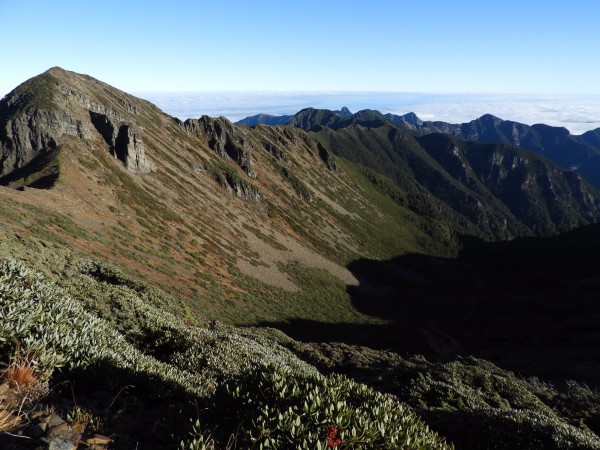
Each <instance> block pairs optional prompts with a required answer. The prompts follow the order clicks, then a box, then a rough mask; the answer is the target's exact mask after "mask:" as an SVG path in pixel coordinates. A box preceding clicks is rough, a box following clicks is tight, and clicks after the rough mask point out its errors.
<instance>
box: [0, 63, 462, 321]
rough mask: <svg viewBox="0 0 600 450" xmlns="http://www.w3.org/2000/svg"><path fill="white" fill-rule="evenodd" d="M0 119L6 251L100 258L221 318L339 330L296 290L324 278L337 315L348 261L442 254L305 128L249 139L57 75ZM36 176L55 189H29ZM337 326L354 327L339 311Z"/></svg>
mask: <svg viewBox="0 0 600 450" xmlns="http://www.w3.org/2000/svg"><path fill="white" fill-rule="evenodd" d="M2 108H3V111H5V114H6V115H3V116H2V118H1V121H2V127H1V129H2V130H4V131H3V133H4V134H3V136H4V137H3V140H2V149H3V152H4V153H5V154H6V155H8V156H6V158H5V159H4V164H3V166H2V167H3V172H2V173H3V178H2V180H4V181H5V184H7V185H9V186H11V187H16V188H18V189H21V190H14V189H7V188H2V189H1V192H0V195H2V198H3V205H4V206H3V208H4V209H5V210H7V214H6V216H5V217H6V220H5V221H4V227H5V234H6V238H5V242H10V241H14V242H15V245H17V246H21V247H25V249H24V250H23V251H27V252H35V251H37V250H36V248H37V243H36V238H45V239H50V240H54V241H55V242H60V243H63V244H64V245H65V246H67V247H70V248H72V249H73V250H75V251H76V252H81V253H85V254H91V255H94V256H95V257H97V258H100V259H106V260H110V261H112V262H115V263H118V264H120V265H123V266H124V267H127V270H128V272H129V273H130V274H133V275H135V276H137V277H139V278H140V279H142V280H152V281H153V282H154V283H157V284H158V285H159V286H163V287H166V288H168V289H169V290H172V289H175V290H177V291H178V292H180V294H181V295H182V296H183V297H184V298H186V299H187V301H188V306H189V308H190V310H191V311H196V312H198V311H203V312H207V313H208V314H209V315H212V316H214V318H218V319H220V320H228V321H232V322H236V323H251V322H253V321H256V320H267V319H272V318H275V317H278V318H279V317H286V316H290V317H294V316H296V317H300V316H306V315H314V314H315V312H317V311H322V312H321V314H323V315H325V316H326V315H328V314H329V315H330V319H331V320H336V316H334V315H333V314H331V313H330V310H329V309H328V308H322V305H321V304H320V303H319V301H320V300H318V299H312V296H311V295H309V290H307V286H306V284H307V283H310V281H308V280H311V279H313V278H318V279H321V280H323V283H324V285H325V286H327V287H328V289H330V290H331V291H332V292H337V294H335V295H336V298H338V301H339V302H340V303H341V304H346V305H347V300H344V298H345V295H346V294H345V292H344V286H345V284H348V283H350V284H351V283H353V281H352V276H351V274H349V272H348V271H347V270H346V269H345V268H344V264H347V263H348V262H350V261H351V260H353V259H356V258H357V257H359V256H373V257H391V256H393V255H395V254H398V253H404V252H412V251H435V252H447V251H448V243H450V242H451V241H452V240H453V237H452V233H451V232H450V231H449V230H448V229H447V227H445V228H444V226H442V225H440V226H439V227H433V228H432V227H429V228H432V230H433V232H434V233H437V234H434V235H432V234H431V232H430V231H426V230H428V225H426V224H425V222H426V221H425V219H424V218H422V217H420V216H419V215H418V214H416V213H415V212H414V211H411V210H410V209H409V208H407V207H405V206H403V205H402V204H399V203H398V202H395V201H394V200H393V199H391V198H390V196H389V195H388V193H386V192H385V190H383V189H380V188H378V185H377V184H373V182H372V180H371V179H370V178H368V177H367V176H365V175H364V174H363V173H362V172H361V170H359V169H358V168H355V167H354V166H353V165H352V164H349V163H345V162H343V161H340V164H339V167H338V168H337V169H336V168H335V166H334V165H333V164H332V161H333V157H332V156H331V155H330V153H328V152H327V151H326V150H323V149H320V148H319V146H318V142H317V141H316V140H315V139H314V138H313V137H312V136H310V135H308V134H307V133H305V132H303V131H302V130H298V129H291V128H270V127H258V128H256V129H254V130H247V129H245V128H234V127H232V126H231V124H229V123H228V122H227V123H226V121H223V120H222V119H210V118H207V117H204V118H201V119H198V120H195V121H187V122H186V123H182V122H180V121H178V120H177V119H173V118H171V117H169V116H167V115H165V114H164V113H162V112H161V111H159V110H158V109H157V108H156V107H154V106H153V105H151V104H149V103H147V102H145V101H142V100H139V99H136V98H135V97H132V96H129V95H128V94H125V93H123V92H121V91H118V90H116V89H114V88H112V87H110V86H108V85H106V84H104V83H102V82H99V81H97V80H94V79H92V78H91V77H87V76H83V75H78V74H75V73H72V72H67V71H64V70H62V69H58V68H55V69H51V70H50V71H48V72H46V73H45V74H43V75H41V76H40V77H36V78H34V79H32V80H30V81H28V82H26V83H25V84H24V85H22V86H20V87H19V88H18V89H17V90H15V91H14V92H13V93H11V94H9V95H8V96H7V97H6V98H5V99H4V100H3V101H2ZM30 118H32V119H30ZM15 155H17V156H15ZM40 158H43V160H44V161H46V164H39V163H38V162H39V160H40ZM142 163H143V164H142ZM328 164H329V166H328ZM48 167H53V168H54V170H55V179H54V181H53V182H52V183H51V184H49V185H48V186H46V187H51V188H50V189H32V188H30V187H33V186H34V185H35V183H36V180H39V179H40V178H42V177H43V176H44V174H45V173H46V172H47V170H49V169H48ZM402 195H403V194H402ZM291 205H293V207H292V206H291ZM56 223H58V224H56ZM438 229H439V231H436V230H438ZM15 230H20V233H19V234H20V235H21V236H26V239H25V241H24V242H20V241H19V239H16V238H14V236H13V233H15V232H16V231H15ZM450 246H451V244H450ZM44 254H45V253H43V254H42V255H44ZM43 257H45V256H42V258H43ZM51 257H52V255H48V258H51ZM46 265H47V266H48V267H53V266H54V265H55V264H54V263H52V262H51V261H49V262H48V263H47V264H46ZM309 275H310V277H309ZM302 296H303V297H302ZM299 298H302V299H303V300H302V301H298V299H299ZM307 303H309V304H310V303H313V305H312V306H310V305H307ZM340 314H342V315H346V319H350V318H351V317H355V316H356V314H355V313H353V312H352V310H351V309H348V308H346V307H344V308H342V309H341V312H340Z"/></svg>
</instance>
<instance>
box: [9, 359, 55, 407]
mask: <svg viewBox="0 0 600 450" xmlns="http://www.w3.org/2000/svg"><path fill="white" fill-rule="evenodd" d="M35 361H36V360H35V355H34V354H32V353H25V354H20V355H16V356H15V357H14V358H13V360H12V362H11V363H10V364H9V366H8V368H7V369H5V370H4V372H2V375H1V379H2V380H3V381H4V382H5V383H7V384H8V386H9V387H10V389H12V391H13V393H14V395H15V398H16V399H17V401H19V402H20V403H22V404H26V403H33V402H35V401H37V400H39V399H41V398H42V397H44V396H46V395H47V394H48V386H47V383H46V380H44V379H42V377H41V376H40V375H39V374H38V373H37V370H36V366H35Z"/></svg>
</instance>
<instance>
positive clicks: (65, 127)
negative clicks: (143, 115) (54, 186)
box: [0, 69, 156, 187]
mask: <svg viewBox="0 0 600 450" xmlns="http://www.w3.org/2000/svg"><path fill="white" fill-rule="evenodd" d="M63 72H64V71H63ZM53 73H54V74H58V75H61V74H62V75H64V78H66V79H69V77H71V76H72V74H71V75H70V74H69V73H67V72H64V74H63V73H62V72H61V71H60V70H59V69H51V70H50V71H48V72H47V73H45V74H42V75H40V76H39V77H36V78H33V79H31V80H29V81H27V82H25V83H23V85H21V86H19V87H18V88H17V89H15V90H14V91H13V92H11V93H10V94H8V95H7V96H6V97H5V98H4V99H2V101H0V183H1V184H5V185H14V184H15V183H16V182H17V181H19V180H22V181H19V182H18V183H17V185H28V186H30V185H32V181H31V180H37V179H38V178H39V177H40V176H44V177H45V176H46V175H48V172H49V170H50V169H48V167H50V166H51V167H52V170H51V171H57V170H58V167H59V165H58V164H57V162H56V155H58V149H59V148H60V146H61V144H63V143H64V141H65V136H72V137H75V138H79V139H82V140H90V139H93V137H94V135H95V131H96V130H97V131H99V132H100V134H101V135H102V137H103V138H104V140H105V141H106V142H107V144H108V145H109V150H110V152H111V154H113V156H115V158H117V159H119V160H120V161H122V163H123V164H124V165H125V167H126V168H127V169H128V170H130V171H132V172H136V173H149V172H152V171H155V170H156V166H155V165H154V163H153V162H152V161H151V160H150V159H149V158H148V157H147V156H146V152H145V146H144V143H143V141H142V139H141V136H140V133H139V131H138V130H137V129H136V127H135V126H134V125H133V124H132V123H131V119H129V120H128V118H127V117H126V116H125V115H124V114H122V113H119V112H117V111H116V110H115V109H113V108H112V107H110V106H107V105H103V104H102V102H101V101H99V100H97V99H94V98H92V97H90V96H89V95H88V94H85V93H84V92H82V91H80V90H78V89H77V86H78V85H77V84H76V83H75V82H74V83H75V87H73V86H71V85H68V84H65V83H64V82H61V81H60V80H59V79H58V78H56V77H55V76H54V75H53ZM71 81H73V80H71ZM84 91H85V89H84ZM119 106H120V107H121V108H123V109H124V110H126V111H127V113H128V114H130V115H136V114H139V109H138V107H137V106H136V105H135V104H134V103H132V102H130V101H128V100H127V99H124V100H122V101H120V102H119ZM88 114H89V119H91V124H90V121H89V120H88V117H86V116H87V115H88ZM54 175H55V178H57V177H58V173H55V174H54ZM26 179H27V180H28V181H27V182H25V180H26ZM44 184H45V186H46V187H49V185H48V183H44Z"/></svg>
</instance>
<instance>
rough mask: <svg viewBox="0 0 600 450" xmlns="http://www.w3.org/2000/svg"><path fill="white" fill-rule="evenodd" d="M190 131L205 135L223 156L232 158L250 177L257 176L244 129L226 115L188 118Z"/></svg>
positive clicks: (186, 126)
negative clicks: (237, 126)
mask: <svg viewBox="0 0 600 450" xmlns="http://www.w3.org/2000/svg"><path fill="white" fill-rule="evenodd" d="M183 127H184V129H185V130H186V131H187V132H188V133H189V132H191V133H195V134H197V135H200V136H203V137H205V138H206V140H207V141H208V146H209V147H210V148H211V149H212V150H213V151H214V152H215V153H217V154H218V155H219V156H221V157H222V158H231V159H232V160H233V161H235V163H236V164H237V165H238V166H240V167H241V168H242V170H243V171H244V172H245V173H246V175H248V176H249V177H250V178H256V169H255V167H254V163H253V162H252V153H251V151H250V147H249V145H248V144H247V141H246V138H245V136H244V131H243V130H241V129H239V128H234V126H233V124H232V123H231V122H230V121H229V120H227V119H225V118H224V117H219V118H213V117H209V116H202V117H200V119H197V120H196V119H188V120H186V121H185V122H184V123H183Z"/></svg>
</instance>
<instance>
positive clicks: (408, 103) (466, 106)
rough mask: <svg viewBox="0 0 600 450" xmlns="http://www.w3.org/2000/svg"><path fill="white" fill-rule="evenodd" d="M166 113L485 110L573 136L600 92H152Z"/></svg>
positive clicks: (598, 114)
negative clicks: (310, 109) (579, 94)
mask: <svg viewBox="0 0 600 450" xmlns="http://www.w3.org/2000/svg"><path fill="white" fill-rule="evenodd" d="M137 95H139V96H141V97H143V98H146V99H148V100H150V101H151V102H153V103H155V104H156V105H157V106H158V107H159V108H161V109H163V110H164V111H165V112H166V113H168V114H171V115H173V116H175V117H178V118H180V119H182V120H185V119H187V118H189V117H194V118H197V117H200V116H201V115H203V114H206V115H209V116H225V117H227V118H228V119H230V120H232V121H236V120H240V119H243V118H244V117H247V116H251V115H254V114H258V113H266V114H274V115H282V114H294V113H296V112H298V111H299V110H301V109H303V108H307V107H315V108H328V109H340V108H342V107H343V106H347V107H348V108H349V109H350V110H351V111H353V112H355V111H357V110H360V109H364V108H371V109H378V110H380V111H381V112H384V113H386V112H391V113H395V114H405V113H407V112H411V111H412V112H415V113H416V114H417V115H418V116H419V117H420V118H421V119H423V120H441V121H444V122H450V123H462V122H469V121H471V120H473V119H476V118H478V117H480V116H482V115H483V114H487V113H489V114H493V115H495V116H497V117H500V118H502V119H505V120H513V121H515V122H522V123H526V124H529V125H532V124H534V123H545V124H547V125H552V126H560V127H565V128H567V129H568V130H569V131H570V132H571V133H573V134H581V133H584V132H585V131H588V130H592V129H595V128H600V96H588V97H573V96H552V95H548V96H543V95H537V96H533V95H531V96H525V95H492V94H464V95H461V94H413V93H382V92H192V93H184V92H165V93H162V92H146V93H138V94H137Z"/></svg>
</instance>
